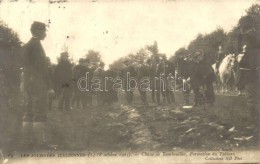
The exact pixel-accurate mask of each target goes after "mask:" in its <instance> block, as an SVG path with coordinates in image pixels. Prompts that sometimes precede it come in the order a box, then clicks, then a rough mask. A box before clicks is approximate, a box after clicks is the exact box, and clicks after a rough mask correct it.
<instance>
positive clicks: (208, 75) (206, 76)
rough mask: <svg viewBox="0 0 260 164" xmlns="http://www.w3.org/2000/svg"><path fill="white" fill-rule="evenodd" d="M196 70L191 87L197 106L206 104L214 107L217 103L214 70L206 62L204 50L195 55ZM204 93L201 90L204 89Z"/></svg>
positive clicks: (192, 75) (193, 73) (194, 70)
mask: <svg viewBox="0 0 260 164" xmlns="http://www.w3.org/2000/svg"><path fill="white" fill-rule="evenodd" d="M194 56H195V57H194V62H195V65H194V69H193V72H192V74H191V76H190V80H191V87H192V89H193V91H194V101H195V104H194V105H195V106H197V105H201V104H203V103H204V102H205V103H206V104H207V105H209V106H212V105H213V103H214V101H215V94H214V89H213V81H214V80H215V79H214V77H215V74H214V70H213V68H212V66H211V64H210V63H209V62H208V61H207V60H206V57H205V54H204V52H203V50H199V51H197V52H196V53H195V55H194ZM204 87H205V88H206V89H205V90H203V91H202V92H201V91H200V88H201V89H204Z"/></svg>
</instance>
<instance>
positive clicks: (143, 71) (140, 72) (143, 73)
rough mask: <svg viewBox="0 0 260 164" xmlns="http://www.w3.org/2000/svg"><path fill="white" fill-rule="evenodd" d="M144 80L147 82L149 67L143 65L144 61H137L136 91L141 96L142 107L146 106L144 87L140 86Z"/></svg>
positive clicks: (145, 89)
mask: <svg viewBox="0 0 260 164" xmlns="http://www.w3.org/2000/svg"><path fill="white" fill-rule="evenodd" d="M145 78H146V79H147V80H149V67H148V66H147V65H145V64H144V60H142V59H139V60H138V67H137V80H138V90H139V93H140V96H141V100H142V103H143V104H144V105H148V103H147V98H146V91H147V88H145V87H146V86H144V85H142V83H143V82H145Z"/></svg>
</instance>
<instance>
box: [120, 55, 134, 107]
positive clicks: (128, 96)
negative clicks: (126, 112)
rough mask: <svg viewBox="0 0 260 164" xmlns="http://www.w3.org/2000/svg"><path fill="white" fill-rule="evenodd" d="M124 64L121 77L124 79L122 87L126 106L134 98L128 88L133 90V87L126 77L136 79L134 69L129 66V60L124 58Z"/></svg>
mask: <svg viewBox="0 0 260 164" xmlns="http://www.w3.org/2000/svg"><path fill="white" fill-rule="evenodd" d="M124 64H125V66H124V67H123V68H122V71H121V77H122V78H123V79H124V82H123V87H124V90H125V93H126V101H127V103H128V104H132V102H133V98H134V90H132V89H130V87H131V88H135V85H134V84H133V83H131V81H129V80H128V75H129V77H130V78H131V77H136V71H135V69H134V67H133V66H132V65H131V64H130V59H129V58H126V59H125V60H124Z"/></svg>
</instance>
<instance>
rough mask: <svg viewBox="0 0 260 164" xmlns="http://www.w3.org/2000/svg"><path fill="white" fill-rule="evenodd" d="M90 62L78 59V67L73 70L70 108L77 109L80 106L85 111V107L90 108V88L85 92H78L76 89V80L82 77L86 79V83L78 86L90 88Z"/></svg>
mask: <svg viewBox="0 0 260 164" xmlns="http://www.w3.org/2000/svg"><path fill="white" fill-rule="evenodd" d="M89 67H90V60H88V59H79V63H78V65H76V66H75V67H74V68H73V71H72V72H73V97H72V106H75V107H76V108H77V109H78V108H80V104H82V107H83V108H84V109H85V108H86V107H87V105H89V106H92V94H91V91H90V88H88V90H86V91H80V89H79V88H78V80H79V79H80V78H83V77H87V78H88V79H87V83H85V84H80V85H83V88H85V87H86V88H87V86H85V85H88V86H90V82H91V77H92V72H91V71H90V68H89Z"/></svg>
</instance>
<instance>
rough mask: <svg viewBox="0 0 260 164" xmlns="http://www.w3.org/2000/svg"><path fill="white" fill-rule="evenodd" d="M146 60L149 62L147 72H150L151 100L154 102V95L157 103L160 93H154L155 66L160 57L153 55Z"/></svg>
mask: <svg viewBox="0 0 260 164" xmlns="http://www.w3.org/2000/svg"><path fill="white" fill-rule="evenodd" d="M148 62H149V72H150V80H151V91H152V93H151V94H152V101H153V103H155V97H156V100H157V103H158V104H159V103H160V93H159V94H156V93H157V92H156V90H157V89H156V82H155V80H156V79H155V77H156V68H157V65H158V64H159V62H160V59H159V57H158V56H153V57H152V58H151V59H150V61H148Z"/></svg>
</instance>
